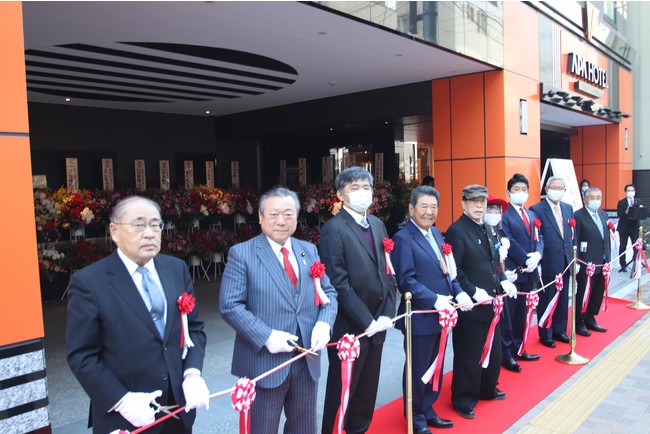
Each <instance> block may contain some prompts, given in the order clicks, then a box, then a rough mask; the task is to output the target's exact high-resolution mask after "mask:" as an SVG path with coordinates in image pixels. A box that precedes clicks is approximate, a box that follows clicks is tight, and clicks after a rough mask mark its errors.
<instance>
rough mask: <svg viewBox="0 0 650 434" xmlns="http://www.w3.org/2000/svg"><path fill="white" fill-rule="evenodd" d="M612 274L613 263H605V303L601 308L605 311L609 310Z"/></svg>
mask: <svg viewBox="0 0 650 434" xmlns="http://www.w3.org/2000/svg"><path fill="white" fill-rule="evenodd" d="M611 274H612V264H610V263H607V264H605V265H603V278H604V279H605V296H604V297H603V303H602V305H601V309H602V310H604V311H605V312H606V311H608V310H609V307H608V305H607V304H608V301H609V278H610V275H611Z"/></svg>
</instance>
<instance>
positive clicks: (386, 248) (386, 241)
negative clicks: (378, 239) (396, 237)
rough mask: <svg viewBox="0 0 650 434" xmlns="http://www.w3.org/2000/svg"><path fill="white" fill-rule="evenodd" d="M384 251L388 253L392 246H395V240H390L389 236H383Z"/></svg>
mask: <svg viewBox="0 0 650 434" xmlns="http://www.w3.org/2000/svg"><path fill="white" fill-rule="evenodd" d="M383 243H384V252H386V253H390V252H392V251H393V247H395V242H394V241H393V240H391V239H390V238H384V241H383Z"/></svg>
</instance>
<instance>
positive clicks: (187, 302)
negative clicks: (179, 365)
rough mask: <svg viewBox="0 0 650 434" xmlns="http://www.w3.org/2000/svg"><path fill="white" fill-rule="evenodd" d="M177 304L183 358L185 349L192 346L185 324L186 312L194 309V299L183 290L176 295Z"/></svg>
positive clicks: (185, 352)
mask: <svg viewBox="0 0 650 434" xmlns="http://www.w3.org/2000/svg"><path fill="white" fill-rule="evenodd" d="M176 304H177V305H178V310H179V311H180V313H181V345H180V347H181V348H182V349H183V354H182V358H183V359H185V357H186V356H187V351H188V350H189V349H190V348H192V347H193V346H194V342H192V339H191V338H190V331H189V327H188V326H187V314H189V313H190V312H192V311H193V310H194V305H195V304H196V300H195V298H194V296H193V295H192V294H190V293H188V292H184V293H182V294H181V296H180V297H178V301H177V302H176Z"/></svg>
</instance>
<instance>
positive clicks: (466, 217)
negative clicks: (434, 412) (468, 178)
mask: <svg viewBox="0 0 650 434" xmlns="http://www.w3.org/2000/svg"><path fill="white" fill-rule="evenodd" d="M487 198H488V193H487V189H486V188H485V187H484V186H482V185H476V184H473V185H468V186H467V187H465V188H464V189H463V215H462V216H460V218H459V219H458V220H456V221H455V222H454V223H453V224H452V225H451V226H450V227H449V230H448V231H447V234H446V237H445V238H446V241H447V242H448V243H449V244H451V246H452V253H453V255H454V260H455V262H456V268H457V273H458V276H457V279H458V282H459V283H460V286H461V288H462V289H463V291H464V292H466V293H467V294H468V295H469V296H470V297H472V298H473V299H474V301H476V302H481V301H490V300H491V299H492V298H493V297H494V296H496V295H499V294H503V293H504V292H507V293H509V294H510V293H513V291H515V288H514V286H513V285H512V284H511V283H510V282H508V280H507V278H506V276H505V274H504V273H500V272H499V251H498V249H497V247H496V244H497V240H496V238H495V237H494V236H493V235H492V233H491V230H490V229H489V228H487V227H486V226H485V225H484V224H483V218H484V217H485V211H486V208H487ZM493 317H494V311H493V308H492V304H490V303H486V304H483V305H478V306H474V308H473V309H472V310H470V311H466V312H464V311H462V310H461V311H460V312H459V313H458V323H457V324H456V326H455V327H454V332H453V346H454V371H453V372H454V375H453V379H452V383H451V395H452V396H451V400H452V404H453V406H454V409H455V410H456V412H457V413H458V414H459V415H460V416H462V417H464V418H468V419H473V418H475V417H476V414H475V413H474V407H475V406H476V404H477V403H478V401H479V399H488V400H492V399H497V400H502V399H505V397H506V394H505V393H504V392H502V391H501V390H499V389H497V387H496V386H497V383H498V380H499V373H500V369H501V366H500V365H501V345H500V343H499V336H500V334H501V332H500V326H499V324H498V323H497V326H496V329H495V331H494V336H493V341H492V350H491V352H490V358H489V364H488V366H487V367H486V368H483V367H482V366H481V362H480V361H481V356H482V352H483V346H484V344H485V342H486V340H487V337H488V332H489V329H490V323H491V322H492V318H493Z"/></svg>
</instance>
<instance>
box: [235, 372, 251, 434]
mask: <svg viewBox="0 0 650 434" xmlns="http://www.w3.org/2000/svg"><path fill="white" fill-rule="evenodd" d="M255 395H256V393H255V382H253V381H252V380H249V379H248V378H246V377H242V378H240V379H239V380H237V384H235V388H234V390H233V391H232V392H231V393H230V398H231V399H232V406H233V408H234V409H235V410H237V411H238V412H239V433H240V434H248V433H249V432H250V429H251V423H250V409H251V405H253V401H255Z"/></svg>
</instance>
